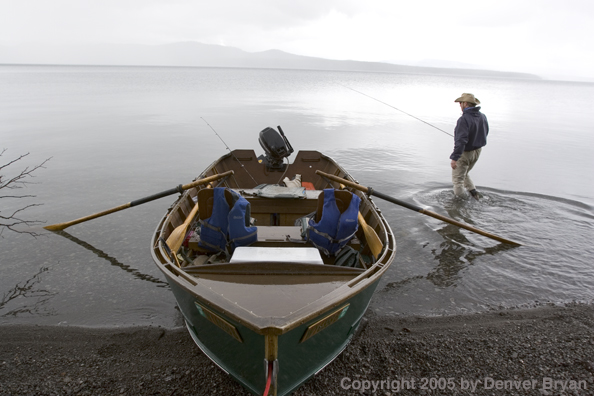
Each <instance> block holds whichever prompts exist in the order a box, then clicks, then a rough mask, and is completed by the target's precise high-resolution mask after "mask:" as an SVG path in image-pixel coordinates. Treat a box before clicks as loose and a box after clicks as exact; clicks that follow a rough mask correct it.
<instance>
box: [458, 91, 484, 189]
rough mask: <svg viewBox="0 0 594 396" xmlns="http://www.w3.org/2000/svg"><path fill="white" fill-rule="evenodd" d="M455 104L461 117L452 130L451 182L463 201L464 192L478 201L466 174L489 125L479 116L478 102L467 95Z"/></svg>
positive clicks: (474, 161)
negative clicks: (457, 105) (458, 106)
mask: <svg viewBox="0 0 594 396" xmlns="http://www.w3.org/2000/svg"><path fill="white" fill-rule="evenodd" d="M455 102H459V103H460V109H462V116H461V117H460V118H459V119H458V123H457V124H456V129H455V130H454V151H453V152H452V155H450V159H451V160H452V162H451V163H450V165H451V166H452V183H453V184H454V194H456V196H457V197H460V198H466V197H467V196H468V195H467V194H466V191H464V190H465V189H466V190H468V192H469V193H470V195H472V196H473V197H474V198H475V199H477V200H478V199H479V193H478V191H476V187H475V186H474V183H473V182H472V179H471V178H470V176H469V175H468V172H470V170H471V169H472V168H473V167H474V165H475V164H476V162H477V161H478V159H479V156H480V155H481V148H482V147H483V146H485V145H486V144H487V135H488V134H489V123H488V122H487V117H485V115H484V114H483V113H481V111H480V110H481V108H480V106H479V107H477V106H476V105H477V104H480V103H481V102H480V101H479V100H478V99H477V98H475V97H474V95H473V94H471V93H463V94H462V96H460V97H459V98H458V99H456V100H455Z"/></svg>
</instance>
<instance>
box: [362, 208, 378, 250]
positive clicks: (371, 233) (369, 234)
mask: <svg viewBox="0 0 594 396" xmlns="http://www.w3.org/2000/svg"><path fill="white" fill-rule="evenodd" d="M359 224H361V228H362V229H363V233H364V234H365V240H366V241H367V244H368V246H369V249H371V254H373V257H375V259H376V260H377V258H378V257H379V255H380V253H381V252H382V248H383V244H382V241H381V239H380V238H379V236H378V235H377V232H375V230H374V229H373V227H371V226H370V225H369V224H367V222H366V221H365V219H364V218H363V215H362V214H361V212H359Z"/></svg>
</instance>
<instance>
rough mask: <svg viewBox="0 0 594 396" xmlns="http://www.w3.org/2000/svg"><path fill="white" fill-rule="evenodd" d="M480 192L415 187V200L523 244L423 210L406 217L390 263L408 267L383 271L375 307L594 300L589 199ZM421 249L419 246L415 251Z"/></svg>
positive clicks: (433, 309) (399, 309)
mask: <svg viewBox="0 0 594 396" xmlns="http://www.w3.org/2000/svg"><path fill="white" fill-rule="evenodd" d="M481 193H482V194H483V198H482V199H481V200H480V201H478V202H477V201H475V200H473V199H469V200H460V199H457V198H455V197H454V195H453V193H452V192H451V189H443V188H437V189H430V190H425V191H423V192H419V193H418V194H416V195H415V200H416V201H417V202H418V203H419V205H420V206H423V207H427V206H429V207H431V209H432V210H434V211H436V212H440V213H441V214H443V215H447V216H448V217H450V218H453V219H455V220H458V221H462V222H465V223H467V224H472V225H473V226H474V227H476V228H479V229H482V230H485V231H487V232H493V233H495V234H497V235H500V236H503V237H510V239H514V240H518V241H520V242H522V243H523V244H524V245H523V246H519V247H517V246H513V245H507V244H503V243H499V242H496V241H493V240H491V239H488V238H485V237H483V236H480V235H477V234H474V233H472V232H470V231H467V230H463V229H460V228H458V227H456V226H454V225H450V224H444V223H442V222H436V221H435V220H433V219H428V218H427V217H423V218H422V219H420V218H419V219H417V221H416V222H414V221H409V222H405V224H403V227H407V228H411V229H414V236H411V237H410V238H409V237H408V236H407V237H404V238H400V240H399V241H400V244H399V250H398V253H399V255H398V257H397V258H396V262H395V263H394V264H393V265H395V266H399V265H400V266H402V267H404V268H407V270H405V271H402V270H397V271H395V272H392V273H390V274H387V275H386V276H385V279H384V281H385V284H384V286H383V288H381V287H380V292H379V293H378V295H377V298H376V299H375V300H374V302H373V304H372V307H373V309H374V310H375V311H376V312H378V313H382V314H402V313H416V314H433V313H440V314H444V313H459V312H476V311H481V310H485V309H498V308H500V307H506V308H511V307H531V306H536V305H540V304H542V303H554V304H563V303H568V302H574V301H577V302H587V303H590V302H592V301H594V268H592V265H591V263H590V262H589V259H588V257H592V255H594V248H593V246H592V243H591V241H592V238H593V237H594V213H593V211H592V208H591V207H589V206H588V205H585V204H583V203H580V202H575V201H570V200H566V199H559V198H555V197H547V196H543V195H536V194H523V193H516V192H514V193H510V192H503V191H498V190H494V189H488V188H483V189H482V190H481ZM392 216H393V215H389V217H392ZM392 223H393V224H398V222H397V221H392ZM401 223H402V222H401ZM418 223H424V224H425V225H428V226H429V227H418V225H417V224H418ZM394 231H395V233H396V234H398V233H399V230H398V228H396V229H395V230H394ZM419 240H422V241H424V242H423V243H422V246H419V243H418V241H419ZM420 249H422V250H423V251H424V253H421V254H418V252H419V250H420ZM399 261H400V263H399ZM403 261H404V262H403ZM407 262H410V264H408V263H407ZM402 267H401V268H402ZM396 274H397V275H396ZM394 275H396V276H394Z"/></svg>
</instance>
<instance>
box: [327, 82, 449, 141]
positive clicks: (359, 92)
mask: <svg viewBox="0 0 594 396" xmlns="http://www.w3.org/2000/svg"><path fill="white" fill-rule="evenodd" d="M338 85H341V86H343V87H344V88H347V89H350V90H351V91H355V92H357V93H358V94H361V95H363V96H367V97H368V98H370V99H373V100H375V101H377V102H380V103H382V104H385V105H386V106H388V107H391V108H393V109H395V110H398V111H399V112H401V113H404V114H406V115H407V116H409V117H412V118H414V119H415V120H419V121H421V122H423V123H425V124H427V125H429V126H430V127H433V128H435V129H437V130H438V131H440V132H443V133H445V134H446V135H450V136H451V137H454V135H452V134H451V133H449V132H446V131H444V130H443V129H441V128H438V127H436V126H435V125H433V124H430V123H428V122H427V121H424V120H421V119H420V118H419V117H415V116H414V115H412V114H409V113H407V112H406V111H404V110H400V109H399V108H397V107H394V106H392V105H391V104H389V103H386V102H382V101H381V100H379V99H377V98H374V97H373V96H370V95H367V94H366V93H363V92H361V91H357V90H356V89H353V88H351V87H347V86H346V85H342V84H338Z"/></svg>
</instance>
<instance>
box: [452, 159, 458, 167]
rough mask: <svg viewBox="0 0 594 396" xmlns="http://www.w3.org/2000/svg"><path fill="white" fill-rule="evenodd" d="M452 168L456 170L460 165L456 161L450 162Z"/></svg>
mask: <svg viewBox="0 0 594 396" xmlns="http://www.w3.org/2000/svg"><path fill="white" fill-rule="evenodd" d="M450 166H451V167H452V169H456V167H457V166H458V163H457V162H456V161H454V160H452V162H450Z"/></svg>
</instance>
